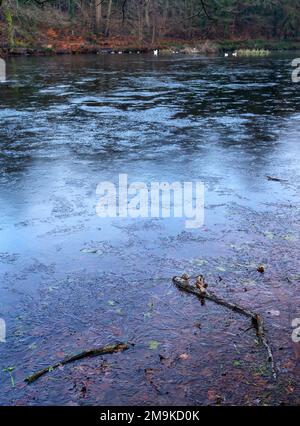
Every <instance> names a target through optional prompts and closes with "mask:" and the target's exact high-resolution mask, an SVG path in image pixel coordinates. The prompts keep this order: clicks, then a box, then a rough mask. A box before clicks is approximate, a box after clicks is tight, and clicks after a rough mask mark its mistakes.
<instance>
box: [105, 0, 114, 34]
mask: <svg viewBox="0 0 300 426" xmlns="http://www.w3.org/2000/svg"><path fill="white" fill-rule="evenodd" d="M111 9H112V0H109V2H108V6H107V14H106V28H105V32H104V36H105V37H108V36H109V31H110V18H111Z"/></svg>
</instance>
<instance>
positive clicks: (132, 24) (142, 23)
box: [0, 0, 300, 42]
mask: <svg viewBox="0 0 300 426" xmlns="http://www.w3.org/2000/svg"><path fill="white" fill-rule="evenodd" d="M0 7H1V19H2V21H5V22H6V23H7V24H8V25H11V24H10V21H11V20H12V19H19V20H22V14H25V10H26V13H27V15H28V13H29V12H28V10H29V11H30V9H32V10H35V11H36V10H37V9H38V10H39V12H38V13H40V15H41V16H42V15H43V14H44V15H45V19H47V17H50V16H51V13H52V14H54V13H56V14H57V13H60V14H62V15H63V16H65V18H66V19H67V20H68V21H69V22H70V24H71V25H72V24H74V25H82V26H84V27H85V28H88V29H89V30H90V31H93V32H94V33H96V34H101V35H103V36H104V37H109V36H110V35H124V36H128V35H133V36H135V37H138V38H139V39H140V40H148V41H149V40H150V41H151V40H152V42H154V40H156V39H158V38H160V37H178V38H183V39H191V38H194V37H200V38H206V39H220V40H224V39H228V40H230V39H239V38H256V39H257V38H267V39H297V38H298V37H299V36H300V0H0ZM36 13H37V12H36ZM27 15H26V16H27Z"/></svg>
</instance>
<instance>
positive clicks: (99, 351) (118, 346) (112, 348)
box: [25, 343, 130, 383]
mask: <svg viewBox="0 0 300 426" xmlns="http://www.w3.org/2000/svg"><path fill="white" fill-rule="evenodd" d="M129 347H130V345H129V344H127V343H115V344H112V345H107V346H103V347H100V348H95V349H90V350H88V351H83V352H80V353H79V354H76V355H72V356H70V357H67V358H64V359H63V360H62V361H60V362H57V363H56V364H53V365H51V366H49V367H47V368H44V369H43V370H40V371H38V372H37V373H34V374H32V375H31V376H28V377H27V378H26V379H25V382H27V383H33V382H35V381H36V380H37V379H39V378H40V377H41V376H44V374H46V373H49V372H51V371H53V370H55V369H56V368H58V367H61V366H63V365H66V364H69V363H70V362H74V361H78V360H79V359H83V358H87V357H95V356H99V355H105V354H112V353H115V352H123V351H126V350H127V349H129Z"/></svg>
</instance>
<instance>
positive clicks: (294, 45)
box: [0, 40, 300, 57]
mask: <svg viewBox="0 0 300 426" xmlns="http://www.w3.org/2000/svg"><path fill="white" fill-rule="evenodd" d="M60 44H62V41H61V40H59V41H58V43H57V45H56V46H54V45H51V44H48V45H47V46H39V45H37V46H13V47H9V46H8V45H7V44H6V45H2V46H1V45H0V57H18V56H60V55H78V54H82V55H87V54H95V55H100V54H101V55H102V54H147V53H152V52H153V50H154V49H159V51H160V53H161V54H164V55H172V54H187V55H194V54H201V55H215V54H222V53H224V52H229V53H230V52H234V51H236V50H239V49H250V50H252V49H258V50H268V51H270V52H272V53H274V52H286V51H297V50H300V41H299V42H298V41H280V40H279V41H275V40H238V41H232V40H224V41H221V42H220V41H218V42H217V41H213V40H190V41H186V40H185V41H183V40H176V41H174V43H172V41H170V40H161V41H160V42H158V43H157V44H156V45H155V46H152V45H147V44H145V45H141V46H137V44H133V45H128V46H126V45H125V46H124V45H123V46H119V47H118V46H117V45H116V44H114V43H113V42H111V43H109V42H108V43H107V45H106V46H103V44H99V45H91V44H88V43H82V44H80V45H78V44H77V43H76V44H75V43H74V44H71V43H70V45H69V46H67V47H66V46H65V47H60Z"/></svg>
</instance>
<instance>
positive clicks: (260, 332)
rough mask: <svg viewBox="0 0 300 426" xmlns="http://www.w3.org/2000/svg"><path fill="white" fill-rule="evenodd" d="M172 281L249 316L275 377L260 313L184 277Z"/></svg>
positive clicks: (190, 291) (198, 295)
mask: <svg viewBox="0 0 300 426" xmlns="http://www.w3.org/2000/svg"><path fill="white" fill-rule="evenodd" d="M173 282H174V284H175V285H176V286H177V287H178V288H179V289H180V290H183V291H186V292H188V293H191V294H194V295H195V296H197V297H198V298H199V299H200V300H203V299H207V300H210V301H212V302H215V303H217V304H218V305H221V306H225V307H226V308H228V309H231V310H232V311H234V312H238V313H239V314H241V315H244V316H246V317H248V318H250V319H251V321H252V326H253V327H254V328H255V330H256V334H257V337H258V338H259V339H260V341H261V343H262V344H263V345H264V347H265V348H266V350H267V353H268V362H270V364H271V368H272V374H273V377H274V379H276V378H277V372H276V366H275V362H274V357H273V353H272V350H271V347H270V345H269V343H268V340H267V338H266V335H265V331H264V324H263V319H262V317H261V316H260V315H258V314H256V313H255V312H252V311H250V310H248V309H245V308H243V307H241V306H239V305H236V304H235V303H230V302H227V301H226V300H224V299H221V298H220V297H218V296H216V295H215V294H213V293H211V292H209V291H207V290H206V291H205V292H204V291H203V290H201V289H198V288H196V287H193V286H191V285H190V284H189V282H188V280H187V279H184V278H181V277H174V278H173Z"/></svg>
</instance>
